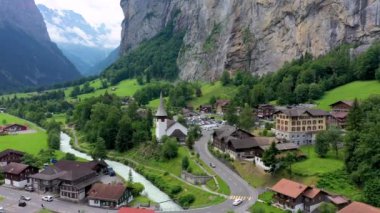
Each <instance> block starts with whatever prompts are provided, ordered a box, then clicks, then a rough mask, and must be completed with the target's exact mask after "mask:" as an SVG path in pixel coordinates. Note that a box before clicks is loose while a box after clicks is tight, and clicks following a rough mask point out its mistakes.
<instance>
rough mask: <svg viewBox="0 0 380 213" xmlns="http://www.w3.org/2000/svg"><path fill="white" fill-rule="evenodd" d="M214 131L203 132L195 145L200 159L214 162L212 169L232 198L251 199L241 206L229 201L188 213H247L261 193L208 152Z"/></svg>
mask: <svg viewBox="0 0 380 213" xmlns="http://www.w3.org/2000/svg"><path fill="white" fill-rule="evenodd" d="M212 132H213V131H203V136H202V137H201V138H200V139H199V140H198V141H197V142H196V143H195V145H194V149H195V151H196V152H198V153H199V156H200V158H201V159H202V160H203V161H204V162H205V163H207V164H208V163H210V162H212V163H213V164H215V166H216V167H215V168H212V169H213V170H214V171H215V172H216V173H217V174H218V175H219V176H220V177H221V178H222V179H223V180H224V181H225V182H226V183H227V184H228V186H229V187H230V189H231V196H230V197H235V196H237V197H246V198H249V199H246V200H244V202H243V203H242V204H240V205H239V206H236V207H235V206H233V205H232V202H233V200H232V199H227V200H226V201H225V202H223V203H221V204H219V205H216V206H210V207H206V208H203V209H194V210H188V211H186V212H191V213H216V212H218V213H224V212H228V211H229V210H232V211H234V212H236V213H242V212H247V210H248V208H249V207H250V206H252V205H253V204H254V203H255V202H256V200H257V197H258V194H259V191H258V190H256V189H254V188H253V187H251V186H250V185H249V184H248V183H247V182H246V181H245V180H243V179H242V178H241V177H240V176H239V175H237V174H236V173H235V172H234V171H232V170H231V169H230V168H228V167H227V166H226V165H224V164H223V163H222V162H220V161H219V160H218V159H217V158H215V157H214V156H213V155H212V154H211V153H210V152H209V150H208V146H207V143H208V141H209V140H210V139H211V134H212Z"/></svg>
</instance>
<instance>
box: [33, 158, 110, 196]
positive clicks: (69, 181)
mask: <svg viewBox="0 0 380 213" xmlns="http://www.w3.org/2000/svg"><path fill="white" fill-rule="evenodd" d="M103 168H104V165H103V164H102V163H101V162H98V161H91V162H76V161H69V160H61V161H58V162H57V163H56V164H54V165H50V166H47V167H46V168H45V169H44V170H43V171H41V172H40V173H37V174H34V175H31V176H30V177H31V178H32V184H33V186H34V188H35V189H37V190H38V191H39V192H43V193H45V192H50V193H53V194H55V195H58V196H59V197H60V198H62V199H66V200H69V201H81V200H83V199H84V198H85V196H86V193H87V192H88V191H89V190H90V188H91V185H92V184H94V183H96V182H98V181H99V179H100V175H101V172H102V170H103ZM99 172H100V173H99Z"/></svg>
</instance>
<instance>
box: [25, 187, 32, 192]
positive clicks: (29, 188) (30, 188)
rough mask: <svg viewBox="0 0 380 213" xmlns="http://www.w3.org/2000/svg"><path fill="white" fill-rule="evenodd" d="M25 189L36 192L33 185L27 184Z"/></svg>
mask: <svg viewBox="0 0 380 213" xmlns="http://www.w3.org/2000/svg"><path fill="white" fill-rule="evenodd" d="M24 189H25V191H28V192H34V188H33V186H25V188H24Z"/></svg>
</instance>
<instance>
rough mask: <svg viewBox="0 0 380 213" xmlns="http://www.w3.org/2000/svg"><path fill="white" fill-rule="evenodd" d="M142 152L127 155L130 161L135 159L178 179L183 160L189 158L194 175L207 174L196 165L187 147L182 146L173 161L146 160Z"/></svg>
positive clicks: (134, 151) (132, 152) (130, 152)
mask: <svg viewBox="0 0 380 213" xmlns="http://www.w3.org/2000/svg"><path fill="white" fill-rule="evenodd" d="M141 151H142V150H138V151H136V150H132V151H129V152H127V153H126V155H125V156H127V157H128V158H130V159H133V160H135V161H137V162H139V163H141V164H143V165H145V166H149V167H153V168H156V169H161V170H164V171H167V172H170V173H172V174H174V175H176V176H178V177H180V176H181V171H182V158H183V157H185V156H187V157H188V158H189V161H190V167H191V169H192V173H194V174H205V172H204V171H203V170H202V169H201V168H200V167H199V166H198V165H197V164H196V163H195V159H194V157H192V156H191V155H190V152H189V150H188V148H187V147H183V146H180V147H179V148H178V156H177V157H176V158H174V159H172V160H166V161H155V160H152V159H146V158H144V157H142V156H141V155H140V153H141Z"/></svg>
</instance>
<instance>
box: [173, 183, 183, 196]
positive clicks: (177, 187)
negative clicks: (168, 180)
mask: <svg viewBox="0 0 380 213" xmlns="http://www.w3.org/2000/svg"><path fill="white" fill-rule="evenodd" d="M181 191H182V187H181V186H178V185H175V186H173V187H172V188H171V191H170V193H171V194H172V195H176V194H178V193H180V192H181Z"/></svg>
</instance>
